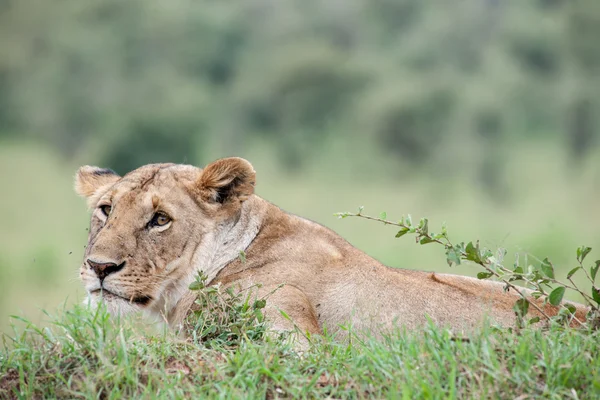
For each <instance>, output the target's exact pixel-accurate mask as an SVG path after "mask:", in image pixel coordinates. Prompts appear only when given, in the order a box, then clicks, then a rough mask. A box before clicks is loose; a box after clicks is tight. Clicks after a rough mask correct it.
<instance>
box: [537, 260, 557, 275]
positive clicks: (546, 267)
mask: <svg viewBox="0 0 600 400" xmlns="http://www.w3.org/2000/svg"><path fill="white" fill-rule="evenodd" d="M540 268H541V269H542V272H543V273H544V275H546V276H547V277H548V278H552V279H554V266H553V265H552V263H551V262H550V260H548V259H547V258H545V259H544V261H542V265H540Z"/></svg>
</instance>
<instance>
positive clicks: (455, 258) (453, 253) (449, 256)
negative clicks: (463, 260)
mask: <svg viewBox="0 0 600 400" xmlns="http://www.w3.org/2000/svg"><path fill="white" fill-rule="evenodd" d="M446 261H447V262H448V265H449V266H452V264H453V263H454V264H456V265H460V251H459V250H456V248H452V247H451V248H449V249H448V250H447V251H446Z"/></svg>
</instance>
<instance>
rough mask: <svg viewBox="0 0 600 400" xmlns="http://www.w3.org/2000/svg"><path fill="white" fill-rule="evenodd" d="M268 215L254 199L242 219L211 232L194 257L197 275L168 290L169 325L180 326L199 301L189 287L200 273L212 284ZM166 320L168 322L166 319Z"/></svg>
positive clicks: (165, 304)
mask: <svg viewBox="0 0 600 400" xmlns="http://www.w3.org/2000/svg"><path fill="white" fill-rule="evenodd" d="M265 212H266V202H265V201H264V200H263V199H261V198H259V197H258V196H251V197H250V198H249V199H248V200H247V201H245V202H244V203H242V207H241V212H240V215H239V218H237V219H234V220H231V221H225V222H223V223H220V224H217V226H216V228H215V229H214V230H211V231H209V232H208V233H207V234H206V235H205V236H204V238H203V240H202V242H201V243H200V245H199V246H198V248H197V250H196V251H195V253H194V255H193V256H192V260H191V264H192V265H193V269H192V271H193V273H192V274H189V275H188V276H186V277H184V279H182V280H180V281H179V282H177V283H176V284H175V285H173V287H172V288H170V289H169V290H167V293H166V294H165V296H164V297H165V299H164V301H163V303H162V304H161V305H160V307H161V313H163V315H164V313H165V312H166V319H167V321H168V323H169V325H171V326H173V325H179V324H181V322H182V321H183V318H184V317H185V314H187V311H188V309H189V308H190V306H191V305H192V303H193V302H194V300H195V297H196V296H195V294H194V293H193V292H191V291H190V290H189V289H188V286H189V285H190V284H191V283H192V282H193V281H194V280H195V279H196V277H197V276H198V273H199V272H202V273H204V275H206V282H208V283H210V282H211V281H212V280H213V279H214V278H215V277H216V276H217V274H218V273H219V272H220V271H221V270H222V269H223V268H225V267H226V266H227V265H228V264H229V263H230V262H232V261H233V260H235V259H237V258H239V257H240V253H241V252H243V251H245V250H246V249H247V248H248V246H250V244H251V243H252V241H253V240H254V238H255V237H256V235H257V234H258V232H259V230H260V228H261V226H262V223H263V219H264V214H265ZM163 319H164V318H163Z"/></svg>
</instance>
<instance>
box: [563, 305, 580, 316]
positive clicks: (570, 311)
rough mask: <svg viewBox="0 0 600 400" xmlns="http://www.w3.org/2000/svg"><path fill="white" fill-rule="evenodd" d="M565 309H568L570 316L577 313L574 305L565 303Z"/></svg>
mask: <svg viewBox="0 0 600 400" xmlns="http://www.w3.org/2000/svg"><path fill="white" fill-rule="evenodd" d="M563 307H564V308H566V309H567V310H568V311H569V313H570V314H575V311H577V308H575V306H574V305H573V304H569V303H565V304H563Z"/></svg>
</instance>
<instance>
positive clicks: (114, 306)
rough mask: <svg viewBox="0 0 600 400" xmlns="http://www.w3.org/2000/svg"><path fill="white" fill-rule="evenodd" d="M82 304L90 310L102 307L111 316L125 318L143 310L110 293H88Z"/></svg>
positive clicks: (141, 307)
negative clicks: (90, 308)
mask: <svg viewBox="0 0 600 400" xmlns="http://www.w3.org/2000/svg"><path fill="white" fill-rule="evenodd" d="M84 303H85V304H86V305H89V306H90V307H92V308H98V307H99V306H100V305H103V306H104V307H105V308H106V311H108V313H109V314H110V315H113V316H125V315H129V314H133V313H136V312H139V311H142V310H144V307H143V306H142V305H140V304H138V303H136V302H132V301H130V300H127V299H125V298H123V297H121V296H117V295H116V294H113V293H111V292H107V291H104V292H100V291H99V290H96V291H93V292H91V293H88V298H87V299H86V300H85V301H84Z"/></svg>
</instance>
